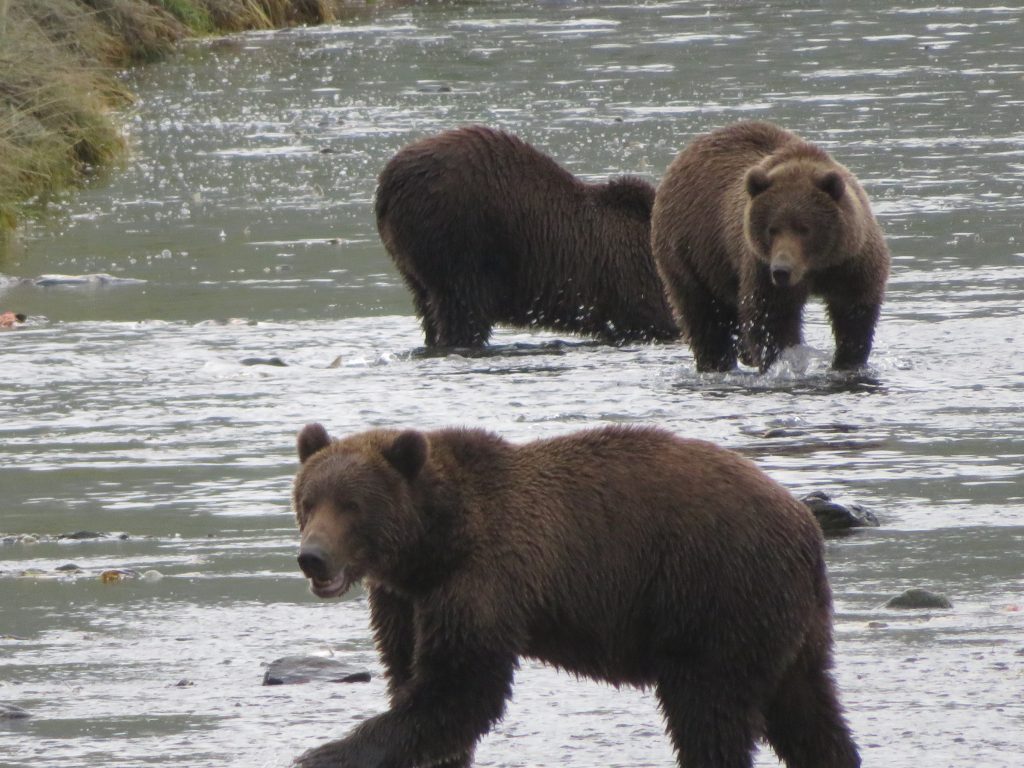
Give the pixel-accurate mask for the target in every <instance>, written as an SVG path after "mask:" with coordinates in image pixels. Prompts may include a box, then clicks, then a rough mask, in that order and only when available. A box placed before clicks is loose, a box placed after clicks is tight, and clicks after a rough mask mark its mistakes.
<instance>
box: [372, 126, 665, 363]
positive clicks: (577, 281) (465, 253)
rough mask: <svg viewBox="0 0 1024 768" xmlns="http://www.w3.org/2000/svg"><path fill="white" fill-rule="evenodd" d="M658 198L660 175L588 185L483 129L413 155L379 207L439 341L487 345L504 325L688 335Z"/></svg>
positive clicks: (380, 221)
mask: <svg viewBox="0 0 1024 768" xmlns="http://www.w3.org/2000/svg"><path fill="white" fill-rule="evenodd" d="M653 204H654V187H653V186H651V185H650V184H648V183H647V182H646V181H643V180H641V179H638V178H633V177H628V176H624V177H620V178H616V179H612V180H611V181H609V182H607V183H605V184H586V183H584V182H582V181H580V180H579V179H577V178H576V177H575V176H573V175H572V174H571V173H569V172H568V171H567V170H565V169H564V168H562V167H561V166H559V165H558V164H557V163H556V162H555V161H554V160H552V159H551V158H550V157H548V156H547V155H544V154H542V153H541V152H538V151H537V150H536V149H534V148H533V147H531V146H530V145H529V144H527V143H525V142H524V141H522V140H520V139H519V138H517V137H515V136H512V135H510V134H508V133H504V132H502V131H496V130H492V129H490V128H485V127H483V126H470V127H466V128H459V129H457V130H452V131H446V132H445V133H441V134H439V135H436V136H431V137H429V138H426V139H423V140H421V141H418V142H416V143H414V144H411V145H409V146H407V147H405V148H404V149H402V150H401V151H399V152H398V153H397V154H396V155H395V156H394V157H393V158H392V159H391V160H390V161H389V162H388V164H387V166H386V167H385V168H384V170H383V171H382V172H381V174H380V180H379V184H378V187H377V198H376V215H377V229H378V230H379V232H380V236H381V240H382V241H383V242H384V246H385V248H387V251H388V253H390V254H391V257H392V259H394V262H395V265H396V266H397V267H398V271H399V272H400V273H401V274H402V277H403V279H404V280H405V282H406V284H407V285H408V286H409V289H410V290H411V291H412V297H413V304H414V306H415V309H416V314H417V315H418V316H419V318H420V321H421V322H422V324H423V333H424V338H425V341H426V344H427V346H429V347H479V346H483V345H484V344H486V343H487V340H488V339H489V338H490V334H491V328H492V327H493V326H494V325H495V324H498V323H504V324H508V325H513V326H520V327H535V328H546V329H551V330H555V331H564V332H571V333H578V334H585V335H589V336H596V337H598V338H600V339H602V340H604V341H607V342H611V343H617V342H624V341H651V340H659V339H675V338H678V336H679V330H678V328H677V327H676V324H675V321H674V320H673V318H672V310H671V309H670V307H669V305H668V301H667V299H666V298H665V290H664V287H663V286H662V284H661V280H660V278H659V277H658V273H657V270H656V269H655V266H654V259H653V258H652V257H651V242H650V241H651V230H650V224H651V206H652V205H653Z"/></svg>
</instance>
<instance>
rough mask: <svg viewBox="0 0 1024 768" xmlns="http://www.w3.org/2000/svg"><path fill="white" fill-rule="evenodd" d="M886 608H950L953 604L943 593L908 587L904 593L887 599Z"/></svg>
mask: <svg viewBox="0 0 1024 768" xmlns="http://www.w3.org/2000/svg"><path fill="white" fill-rule="evenodd" d="M885 607H886V608H899V609H902V610H915V609H916V610H928V609H932V610H940V611H941V610H948V609H950V608H952V607H953V604H952V603H951V602H950V601H949V600H948V599H947V598H945V597H943V596H942V595H937V594H935V593H934V592H929V591H928V590H927V589H908V590H907V591H906V592H904V593H903V594H902V595H897V596H896V597H894V598H892V599H890V600H888V601H886V603H885Z"/></svg>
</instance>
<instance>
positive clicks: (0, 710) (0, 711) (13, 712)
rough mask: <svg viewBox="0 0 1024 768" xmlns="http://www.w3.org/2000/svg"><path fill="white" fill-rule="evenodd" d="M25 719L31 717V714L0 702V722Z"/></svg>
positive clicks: (13, 705)
mask: <svg viewBox="0 0 1024 768" xmlns="http://www.w3.org/2000/svg"><path fill="white" fill-rule="evenodd" d="M26 717H32V713H31V712H29V711H28V710H27V709H22V708H21V707H19V706H18V705H17V704H7V703H6V702H3V701H0V720H24V719H25V718H26Z"/></svg>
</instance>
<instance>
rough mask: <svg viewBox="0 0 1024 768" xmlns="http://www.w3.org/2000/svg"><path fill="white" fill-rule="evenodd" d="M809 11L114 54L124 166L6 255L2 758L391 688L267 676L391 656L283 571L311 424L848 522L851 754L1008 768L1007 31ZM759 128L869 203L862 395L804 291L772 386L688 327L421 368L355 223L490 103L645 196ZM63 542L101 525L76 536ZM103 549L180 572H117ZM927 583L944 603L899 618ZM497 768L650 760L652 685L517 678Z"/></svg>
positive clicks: (327, 710)
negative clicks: (598, 465)
mask: <svg viewBox="0 0 1024 768" xmlns="http://www.w3.org/2000/svg"><path fill="white" fill-rule="evenodd" d="M799 6H800V4H793V5H779V4H769V6H765V4H763V3H730V4H726V5H725V6H721V7H720V6H714V7H712V6H708V5H706V4H702V3H692V2H662V3H652V4H645V5H643V6H639V7H632V6H631V5H628V4H622V5H619V6H609V7H602V6H600V5H597V4H584V5H582V6H581V5H580V4H577V3H543V4H535V3H516V2H513V3H477V4H465V5H454V6H448V5H446V6H440V7H437V6H432V7H426V8H419V7H418V8H412V9H408V10H405V11H400V12H392V13H382V14H377V15H374V16H371V17H369V18H368V19H362V20H359V21H355V22H352V23H348V24H345V25H339V26H335V27H325V28H321V29H308V30H291V31H285V32H278V33H268V34H256V35H249V36H243V37H239V38H235V39H234V40H233V43H232V44H231V45H223V44H214V43H205V42H198V43H193V44H189V45H187V46H186V47H185V48H183V50H182V51H181V53H180V54H179V55H177V56H176V57H175V58H174V59H172V60H171V61H169V62H166V63H164V64H160V65H158V66H154V67H149V68H145V69H141V70H139V71H136V72H132V73H130V74H129V75H128V76H127V77H128V78H129V80H130V81H131V85H132V87H133V88H134V89H135V90H136V91H137V92H138V93H139V95H140V100H139V103H138V106H137V108H136V109H135V111H134V112H133V113H132V114H131V115H128V116H127V120H128V125H129V129H130V133H131V140H132V144H133V148H134V156H133V159H132V162H131V163H130V164H129V165H128V166H127V167H126V168H124V169H123V170H121V171H119V172H117V173H115V174H113V175H112V176H111V177H110V178H108V179H106V180H104V181H103V183H100V184H97V185H96V186H95V187H93V188H90V189H87V190H85V191H84V192H82V193H80V194H76V195H74V196H73V197H70V198H68V199H66V200H65V201H63V202H61V203H59V204H57V205H54V206H52V207H51V209H50V210H49V211H47V212H46V214H45V215H44V216H43V217H42V218H41V220H40V221H38V222H37V223H34V224H32V225H30V226H29V227H28V228H27V229H26V231H25V232H24V233H23V235H22V237H21V238H20V239H19V241H18V242H16V243H15V244H14V247H13V248H11V249H8V250H7V251H6V252H4V253H3V254H2V255H0V310H7V309H10V310H16V311H19V312H25V313H27V314H28V315H29V316H30V317H29V321H28V322H27V323H26V324H25V325H24V326H22V327H20V328H17V329H13V330H4V329H0V355H2V357H0V360H2V364H3V367H2V370H3V374H4V376H3V382H2V383H0V430H2V436H3V440H2V441H0V489H2V491H0V599H2V605H3V608H2V613H0V702H10V703H14V704H18V705H20V706H22V707H24V708H26V709H28V710H30V711H31V712H32V715H33V716H32V717H31V718H29V719H27V720H16V721H15V720H10V721H7V720H0V754H2V755H3V757H2V758H0V763H2V764H3V765H5V766H6V765H10V766H18V767H21V766H38V765H61V766H94V765H98V764H110V765H132V766H134V765H168V766H170V765H189V766H224V765H266V766H279V765H285V764H287V762H288V760H289V759H290V758H291V757H292V756H294V755H295V754H296V753H297V752H298V751H300V750H301V749H303V748H304V747H307V746H309V745H311V744H313V743H315V742H317V741H319V740H322V739H323V738H326V737H328V736H333V735H340V734H341V733H343V732H344V731H345V730H346V729H348V728H349V727H350V726H351V725H352V724H353V723H354V722H356V721H357V720H359V719H361V718H363V717H364V716H366V715H368V714H370V713H373V712H376V711H379V710H380V709H381V708H382V707H383V706H384V701H385V696H384V686H383V683H382V681H380V680H379V679H375V680H374V681H373V682H371V683H370V684H368V685H361V686H360V685H356V686H346V687H341V686H330V685H328V684H310V685H306V686H278V687H273V688H264V687H262V686H261V685H260V681H261V679H262V667H261V664H264V663H266V662H269V661H271V660H272V659H275V658H278V657H280V656H283V655H287V654H290V653H311V654H328V653H333V654H336V655H339V656H341V655H343V656H344V657H345V659H346V660H347V661H351V662H352V663H353V664H355V665H357V666H358V665H362V666H366V667H368V668H370V669H371V670H373V671H379V666H378V664H377V661H376V658H375V654H374V652H373V648H372V645H371V641H370V636H369V632H368V627H367V617H366V607H365V602H364V600H363V599H362V597H360V596H359V595H358V594H354V595H352V596H350V597H349V598H348V599H345V600H342V601H335V602H331V603H321V602H317V601H316V600H315V599H314V598H313V597H312V596H311V595H309V594H308V592H307V590H306V589H305V586H304V584H303V582H302V580H301V579H300V578H299V573H298V570H297V568H296V567H295V564H294V549H295V541H296V536H295V532H294V526H293V523H292V519H291V516H290V513H289V510H288V497H289V487H290V480H291V476H292V473H293V472H294V469H295V458H294V455H293V454H294V449H293V441H294V435H295V433H296V432H297V430H298V428H299V427H300V426H301V425H302V424H304V423H305V422H307V421H311V420H319V421H322V422H324V423H325V424H326V425H327V426H328V427H329V429H330V430H331V432H332V433H334V434H341V433H344V432H347V431H353V430H357V429H364V428H367V427H369V426H408V425H415V426H418V427H424V428H429V427H437V426H441V425H447V424H453V423H458V424H465V425H469V426H482V427H486V428H489V429H494V430H496V431H499V432H501V433H502V434H504V435H506V436H508V437H509V438H512V439H514V440H526V439H531V438H535V437H541V436H547V435H554V434H560V433H564V432H566V431H569V430H571V429H577V428H583V427H586V426H590V425H598V424H604V423H617V422H626V423H634V422H637V423H638V422H644V423H654V424H659V425H662V426H664V427H667V428H669V429H672V430H674V431H677V432H679V433H681V434H686V435H691V436H698V437H704V438H708V439H712V440H715V441H717V442H720V443H722V444H725V445H728V446H731V447H733V448H736V449H738V450H740V451H742V452H744V453H745V454H747V455H749V456H751V457H753V458H755V459H756V460H757V461H758V462H759V463H760V464H761V465H762V466H764V467H765V468H766V469H767V470H768V471H769V472H770V473H771V474H772V475H773V476H774V477H776V478H777V479H779V480H780V481H782V482H783V483H785V484H786V485H787V486H788V487H790V488H792V489H793V491H794V492H796V493H800V494H802V493H806V492H808V491H811V490H815V489H822V490H826V491H828V492H829V493H831V494H833V495H837V496H840V497H842V498H844V499H847V500H851V501H856V502H860V503H862V504H865V505H867V506H869V507H871V508H872V509H873V510H875V511H876V512H877V514H878V515H879V518H880V520H881V523H882V527H880V528H878V529H872V530H868V531H863V532H861V533H858V534H857V535H855V536H852V537H847V538H844V539H842V540H837V541H834V542H831V543H830V545H829V560H830V565H831V572H832V577H833V583H834V588H835V593H836V603H837V635H838V649H837V657H838V668H837V674H838V676H839V678H840V682H841V686H842V690H843V696H844V700H845V702H846V704H847V706H848V708H849V710H850V717H851V721H852V723H853V725H854V728H855V731H856V734H857V738H858V741H859V743H860V744H861V746H862V749H863V752H864V763H865V765H873V764H877V765H886V766H895V767H897V768H904V767H905V768H910V767H911V766H913V767H914V768H916V767H917V766H920V765H922V764H928V765H935V766H959V765H970V764H974V765H984V766H986V767H988V768H1010V767H1011V766H1016V765H1018V764H1019V756H1020V755H1021V754H1024V737H1022V736H1021V735H1020V734H1021V733H1024V728H1022V727H1021V726H1022V711H1024V702H1022V700H1021V693H1020V691H1021V685H1020V682H1021V674H1022V670H1024V657H1022V656H1021V651H1022V642H1021V637H1022V634H1021V629H1022V621H1024V611H1022V609H1024V595H1022V592H1024V568H1022V566H1021V558H1020V552H1021V549H1022V546H1024V541H1022V539H1024V490H1022V489H1024V480H1022V474H1024V448H1022V446H1024V423H1022V420H1021V418H1020V416H1019V413H1020V402H1021V398H1022V389H1024V360H1022V358H1021V356H1020V355H1019V354H1018V350H1019V349H1020V348H1021V347H1022V345H1024V324H1022V322H1021V310H1020V306H1021V297H1022V296H1024V245H1022V244H1021V235H1020V232H1019V230H1020V221H1021V213H1022V209H1024V195H1022V188H1024V127H1022V124H1021V119H1022V118H1021V115H1022V114H1024V113H1022V111H1021V105H1022V104H1024V55H1022V54H1024V43H1022V42H1021V39H1022V38H1021V34H1020V33H1021V25H1022V23H1024V22H1022V17H1024V12H1022V11H1021V10H1020V9H1015V8H1011V7H996V6H992V7H987V8H976V9H975V8H963V7H951V8H939V7H935V6H934V5H932V6H921V7H920V8H917V7H912V6H903V7H891V6H882V5H879V7H877V8H866V9H865V8H855V7H846V8H818V7H799ZM742 117H761V118H769V119H774V120H777V121H779V122H782V123H784V124H785V125H787V126H788V127H791V128H793V129H795V130H797V131H798V132H800V133H803V134H804V135H806V136H807V137H808V138H811V139H813V140H815V141H818V142H820V143H822V144H823V145H824V146H826V147H827V148H828V149H829V150H830V151H831V152H832V153H833V154H834V155H835V156H836V157H837V158H838V159H839V160H841V161H842V162H844V163H845V164H847V165H849V166H850V167H851V168H852V169H854V170H855V171H856V172H857V173H858V175H859V176H860V178H861V179H862V181H863V182H864V185H865V187H866V189H867V190H868V193H869V194H870V195H871V196H872V198H873V201H874V202H875V207H876V210H877V212H878V214H879V218H880V220H881V222H882V224H883V227H884V228H885V230H886V232H887V234H888V235H889V237H890V240H891V246H892V249H893V254H894V272H893V278H892V282H891V285H890V291H889V298H888V302H887V304H886V306H885V308H884V310H883V318H882V321H881V324H880V327H879V331H878V338H877V341H876V351H875V353H874V355H873V357H872V362H871V368H870V369H869V370H868V371H867V372H866V373H864V374H858V375H853V376H851V375H848V374H842V375H840V374H836V373H834V372H831V371H829V370H828V361H829V359H830V356H831V352H832V341H831V338H830V336H829V330H828V326H827V324H826V323H825V321H824V317H823V312H822V310H821V307H820V306H818V305H812V306H809V307H808V311H807V321H808V323H807V325H808V327H807V344H806V346H805V347H801V348H800V349H798V350H794V351H792V352H791V353H790V354H788V355H787V358H786V359H785V360H784V361H782V364H781V365H780V366H778V367H777V368H776V369H775V370H773V371H772V372H770V373H769V374H767V375H765V376H761V375H757V374H755V373H753V372H749V371H744V372H738V373H732V374H724V375H723V374H698V373H696V371H695V370H694V366H693V360H692V357H691V356H690V354H689V352H688V350H687V349H686V348H685V346H683V345H680V344H659V345H651V346H623V347H608V346H602V345H599V344H595V343H593V342H590V341H587V340H581V339H572V338H569V339H561V338H558V337H557V336H554V335H552V334H530V333H525V332H521V331H515V332H513V331H509V330H500V331H499V332H498V333H497V334H496V336H495V340H494V344H493V346H492V347H490V348H488V349H486V350H484V351H479V352H472V353H470V352H455V353H447V352H446V353H439V352H437V351H429V350H426V349H424V348H423V346H422V344H423V338H422V334H421V332H420V330H419V328H418V326H417V324H416V321H415V319H414V318H413V317H412V310H411V303H410V301H409V298H408V296H407V294H406V291H405V289H404V287H403V286H402V284H401V282H400V280H399V279H398V277H397V275H396V273H395V271H394V270H393V269H392V267H391V264H390V263H389V261H388V259H387V256H386V254H385V252H384V249H383V248H382V246H381V245H380V243H379V240H378V238H377V234H376V231H375V228H374V223H373V217H372V196H373V190H374V185H375V178H376V174H377V172H378V171H379V169H380V168H381V167H382V166H383V164H384V162H385V161H386V160H387V158H388V157H390V155H391V154H392V153H393V152H394V151H396V150H397V149H398V148H399V147H401V146H402V145H404V144H406V143H408V142H409V141H411V140H413V139H415V138H419V137H421V136H423V135H426V134H427V133H430V132H433V131H436V130H441V129H444V128H448V127H451V126H454V125H458V124H462V123H466V122H473V121H481V122H486V123H489V124H492V125H498V126H501V127H505V128H509V129H511V130H513V131H516V132H517V133H520V134H521V135H523V136H524V137H525V138H527V139H528V140H530V141H531V142H533V143H535V144H536V145H537V146H539V147H541V148H542V149H544V150H546V151H548V152H549V153H551V154H552V155H554V156H555V157H556V158H558V159H559V160H560V161H561V162H563V163H565V164H566V165H567V166H568V167H570V168H571V169H572V170H573V171H574V172H576V173H578V174H580V175H581V176H583V177H585V178H588V179H600V178H604V177H607V176H608V175H612V174H618V173H637V174H640V175H642V176H645V177H646V178H648V179H650V180H652V181H657V180H658V178H659V177H660V175H661V173H662V171H663V170H664V168H665V167H666V166H667V164H668V162H669V161H670V160H671V158H672V157H673V156H674V155H675V153H676V152H677V151H678V149H679V147H680V146H681V145H682V144H683V143H684V142H685V141H686V140H688V139H689V138H690V137H692V136H693V135H695V134H696V133H699V132H702V131H705V130H707V129H709V128H712V127H715V126H718V125H721V124H722V123H724V122H727V121H731V120H734V119H738V118H742ZM274 358H277V359H279V361H280V362H281V363H284V365H269V364H252V363H253V362H254V361H255V362H259V361H263V362H267V361H271V360H273V359H274ZM77 531H91V532H96V533H106V534H109V535H107V536H106V537H102V538H89V539H58V538H57V537H58V536H59V535H60V534H68V533H73V532H77ZM122 532H123V533H125V534H127V538H124V539H122V538H119V536H118V534H119V533H122ZM71 566H75V567H71ZM62 568H63V569H62ZM118 568H127V569H132V570H134V571H136V572H138V573H139V574H142V573H145V572H147V571H156V572H157V573H158V574H160V575H162V578H156V577H150V578H129V579H126V580H123V581H118V582H114V583H103V581H102V580H101V578H100V574H101V573H102V572H103V571H105V570H108V569H118ZM908 587H926V588H929V589H932V590H934V591H937V592H940V593H942V594H945V595H946V596H948V597H949V598H950V599H951V600H952V601H953V604H954V608H953V610H952V611H947V612H935V613H925V614H920V613H906V614H905V613H897V612H894V611H892V610H889V609H885V608H882V607H881V606H882V604H883V603H884V602H885V600H886V599H887V598H888V597H891V596H892V595H894V594H897V593H899V592H902V591H903V590H904V589H906V588H908ZM477 762H478V764H479V765H485V766H515V765H567V766H592V765H609V766H612V765H622V766H626V765H628V766H654V765H659V766H664V765H668V764H671V762H672V756H671V751H670V749H669V746H668V743H667V740H666V739H665V737H664V733H663V729H662V726H661V723H660V719H659V715H658V712H657V709H656V706H655V704H654V702H653V700H652V698H651V697H650V695H649V694H645V693H641V692H636V691H630V690H621V691H615V690H613V689H611V688H608V687H606V686H600V685H596V684H593V683H589V682H580V681H576V680H573V679H571V678H568V677H566V676H564V675H560V674H558V673H555V672H553V671H551V670H549V669H544V668H541V667H538V666H536V665H533V664H530V663H527V664H524V668H523V670H522V671H521V672H520V674H519V676H518V684H517V687H516V693H515V699H514V701H513V702H512V704H511V705H510V708H509V713H508V716H507V718H506V719H505V721H504V722H503V723H502V724H501V726H500V727H499V728H498V729H497V730H496V732H495V733H494V734H492V735H490V736H489V737H488V738H487V739H485V740H484V742H483V743H482V745H481V747H480V750H479V752H478V761H477ZM775 764H776V763H775V760H774V758H773V757H772V756H771V755H770V754H768V753H767V752H763V753H762V754H760V755H759V757H758V765H760V766H770V765H775Z"/></svg>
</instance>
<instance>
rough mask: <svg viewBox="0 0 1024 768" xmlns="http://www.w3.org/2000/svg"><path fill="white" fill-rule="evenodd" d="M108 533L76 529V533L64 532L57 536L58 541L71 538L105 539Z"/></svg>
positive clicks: (74, 539) (72, 539)
mask: <svg viewBox="0 0 1024 768" xmlns="http://www.w3.org/2000/svg"><path fill="white" fill-rule="evenodd" d="M105 538H107V534H105V533H98V532H96V531H75V532H74V533H62V534H60V535H59V536H57V541H63V540H68V539H70V540H71V541H82V540H84V539H105Z"/></svg>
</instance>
